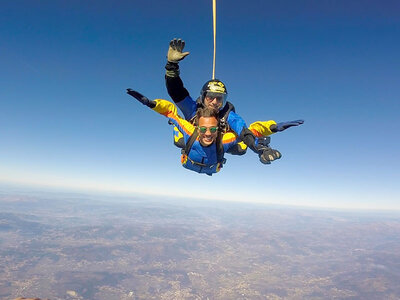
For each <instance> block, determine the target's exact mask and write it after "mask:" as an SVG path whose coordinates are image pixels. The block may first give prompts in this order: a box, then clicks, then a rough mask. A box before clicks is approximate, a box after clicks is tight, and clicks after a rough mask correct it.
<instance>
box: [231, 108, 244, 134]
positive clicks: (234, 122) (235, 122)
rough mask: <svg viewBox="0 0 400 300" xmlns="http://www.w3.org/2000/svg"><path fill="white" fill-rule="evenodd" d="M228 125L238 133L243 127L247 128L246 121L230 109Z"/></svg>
mask: <svg viewBox="0 0 400 300" xmlns="http://www.w3.org/2000/svg"><path fill="white" fill-rule="evenodd" d="M227 121H228V124H229V127H230V128H231V129H232V130H233V131H234V132H235V133H236V134H237V135H238V136H240V134H241V133H242V130H243V128H247V126H246V122H245V121H244V120H243V119H242V117H241V116H239V115H238V114H237V113H235V112H233V111H231V112H230V113H229V115H228V120H227Z"/></svg>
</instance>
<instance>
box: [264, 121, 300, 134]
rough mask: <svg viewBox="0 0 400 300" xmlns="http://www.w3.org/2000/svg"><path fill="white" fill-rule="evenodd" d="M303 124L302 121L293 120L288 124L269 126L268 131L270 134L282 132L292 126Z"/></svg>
mask: <svg viewBox="0 0 400 300" xmlns="http://www.w3.org/2000/svg"><path fill="white" fill-rule="evenodd" d="M303 123H304V120H295V121H289V122H281V123H277V124H276V125H275V124H274V125H271V127H270V129H271V131H272V132H278V131H284V130H286V129H288V128H289V127H292V126H299V125H301V124H303Z"/></svg>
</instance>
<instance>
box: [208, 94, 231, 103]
mask: <svg viewBox="0 0 400 300" xmlns="http://www.w3.org/2000/svg"><path fill="white" fill-rule="evenodd" d="M215 98H216V99H217V101H218V102H223V101H224V100H225V99H226V94H221V93H213V92H208V93H207V94H206V99H207V100H208V101H212V100H214V99H215Z"/></svg>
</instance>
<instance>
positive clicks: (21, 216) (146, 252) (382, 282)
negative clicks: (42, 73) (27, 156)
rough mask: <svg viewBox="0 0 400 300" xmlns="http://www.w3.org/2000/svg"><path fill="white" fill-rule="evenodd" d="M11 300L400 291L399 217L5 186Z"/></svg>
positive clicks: (2, 222)
mask: <svg viewBox="0 0 400 300" xmlns="http://www.w3.org/2000/svg"><path fill="white" fill-rule="evenodd" d="M0 211H1V214H0V243H1V244H0V249H1V250H0V267H1V272H0V274H1V275H0V298H1V299H14V298H17V297H33V296H34V297H39V298H41V299H53V300H56V299H60V300H61V299H98V300H112V299H116V300H117V299H399V297H400V286H399V285H398V282H399V281H400V218H399V217H400V216H399V213H388V212H386V213H385V212H380V213H376V212H375V213H371V212H368V211H367V212H355V211H328V210H316V209H314V210H310V209H304V208H293V207H291V208H290V207H274V206H263V205H244V204H238V203H229V202H226V203H222V202H218V203H215V202H194V203H193V202H184V201H182V200H180V201H173V200H170V199H169V200H165V201H162V199H154V200H151V199H135V198H126V199H121V198H117V199H110V198H107V199H105V198H102V197H99V196H96V197H95V196H93V197H91V196H87V195H71V196H68V195H56V194H49V195H45V194H43V195H36V196H28V195H11V194H5V193H1V194H0Z"/></svg>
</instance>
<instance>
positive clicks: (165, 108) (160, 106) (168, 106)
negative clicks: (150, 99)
mask: <svg viewBox="0 0 400 300" xmlns="http://www.w3.org/2000/svg"><path fill="white" fill-rule="evenodd" d="M154 101H155V102H156V106H155V107H154V108H152V110H154V111H156V112H158V113H159V114H161V115H163V116H165V117H167V118H169V119H170V120H171V121H172V122H173V123H174V125H175V126H177V127H178V130H179V131H180V132H182V133H183V134H187V135H188V136H190V135H192V133H193V132H194V130H195V127H194V126H193V125H192V124H191V123H190V122H188V121H186V120H185V119H183V118H181V117H180V116H179V115H178V110H177V108H176V106H175V104H174V103H172V102H169V101H167V100H164V99H155V100H154Z"/></svg>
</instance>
